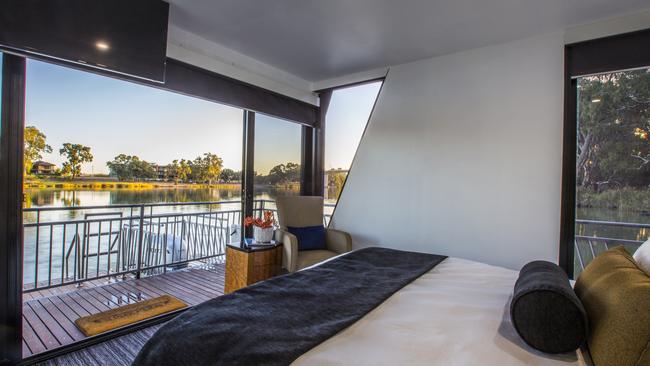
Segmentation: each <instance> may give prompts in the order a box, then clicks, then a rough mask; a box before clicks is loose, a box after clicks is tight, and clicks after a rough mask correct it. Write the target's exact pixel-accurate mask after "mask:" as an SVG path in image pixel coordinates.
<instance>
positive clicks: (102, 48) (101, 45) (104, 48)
mask: <svg viewBox="0 0 650 366" xmlns="http://www.w3.org/2000/svg"><path fill="white" fill-rule="evenodd" d="M95 47H96V48H97V49H98V50H100V51H108V50H110V49H111V45H109V44H108V42H106V41H97V42H95Z"/></svg>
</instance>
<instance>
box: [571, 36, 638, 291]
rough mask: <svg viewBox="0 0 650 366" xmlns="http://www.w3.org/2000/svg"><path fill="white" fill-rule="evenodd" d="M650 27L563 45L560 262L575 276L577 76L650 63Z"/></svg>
mask: <svg viewBox="0 0 650 366" xmlns="http://www.w3.org/2000/svg"><path fill="white" fill-rule="evenodd" d="M648 45H650V29H645V30H640V31H635V32H630V33H624V34H619V35H614V36H609V37H604V38H598V39H593V40H589V41H584V42H577V43H572V44H568V45H566V46H565V48H564V131H563V142H562V144H563V146H562V198H561V212H560V245H559V246H560V251H559V261H558V262H559V264H560V266H561V267H562V268H563V269H564V270H565V271H566V272H567V274H568V275H569V277H570V278H573V276H574V273H573V267H574V260H575V258H574V253H575V219H576V217H575V215H576V149H577V146H576V144H577V143H576V141H577V133H578V129H577V127H578V120H577V118H578V116H577V111H576V109H577V102H578V101H577V93H578V83H577V78H578V77H580V76H587V75H593V74H598V73H604V72H612V71H621V70H628V69H635V68H640V67H647V66H650V47H648Z"/></svg>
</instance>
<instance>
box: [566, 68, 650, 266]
mask: <svg viewBox="0 0 650 366" xmlns="http://www.w3.org/2000/svg"><path fill="white" fill-rule="evenodd" d="M649 105H650V69H647V68H644V69H637V70H631V71H618V72H608V73H602V74H597V75H591V76H586V77H580V78H578V79H577V109H578V110H577V112H578V113H577V116H578V117H577V123H578V126H577V132H578V133H577V137H578V138H577V149H576V150H577V151H576V187H575V188H576V217H575V225H576V226H575V257H574V261H575V264H574V275H575V276H577V275H578V274H579V273H580V271H581V270H582V269H583V268H584V267H585V266H586V265H587V264H588V263H589V262H590V261H591V260H592V259H593V258H594V256H596V255H598V254H599V253H601V252H603V251H605V250H607V249H609V248H612V247H613V246H617V245H624V246H625V247H626V248H627V249H628V251H630V252H631V253H633V252H634V251H635V250H636V249H637V248H638V247H639V245H640V244H641V243H642V242H644V241H645V240H647V239H648V237H649V236H650V211H648V207H649V204H650V108H648V106H649Z"/></svg>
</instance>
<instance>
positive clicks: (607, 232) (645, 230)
mask: <svg viewBox="0 0 650 366" xmlns="http://www.w3.org/2000/svg"><path fill="white" fill-rule="evenodd" d="M598 231H601V232H604V233H603V234H601V233H599V232H598ZM611 231H617V233H612V232H611ZM622 232H625V234H624V235H623V236H627V238H621V237H619V236H622V234H623V233H622ZM649 236H650V224H640V223H631V222H615V221H596V220H576V235H575V254H576V255H575V257H576V258H575V259H576V264H577V265H578V266H579V268H578V269H579V270H582V269H584V268H585V267H586V266H587V264H589V263H590V262H591V261H592V260H593V259H594V258H595V257H596V256H597V255H598V254H600V253H602V252H604V251H606V250H609V249H610V247H613V246H617V245H623V246H625V247H626V248H628V249H629V250H630V251H631V252H633V251H635V250H636V249H637V248H638V247H639V246H640V245H641V244H643V243H644V242H645V241H646V240H647V238H648V237H649Z"/></svg>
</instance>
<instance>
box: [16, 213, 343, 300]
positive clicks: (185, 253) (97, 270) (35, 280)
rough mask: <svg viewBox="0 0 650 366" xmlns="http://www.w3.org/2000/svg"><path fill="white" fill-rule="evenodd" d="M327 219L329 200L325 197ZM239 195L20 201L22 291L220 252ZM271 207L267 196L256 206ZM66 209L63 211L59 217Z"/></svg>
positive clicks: (235, 221) (135, 272)
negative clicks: (117, 201)
mask: <svg viewBox="0 0 650 366" xmlns="http://www.w3.org/2000/svg"><path fill="white" fill-rule="evenodd" d="M325 206H326V207H325V212H324V217H323V221H324V224H325V225H327V224H328V223H329V220H330V218H331V214H332V211H333V207H334V205H333V204H326V205H325ZM240 207H241V202H240V201H239V200H237V201H216V202H188V203H154V204H139V205H108V206H77V207H43V208H27V209H24V213H25V218H24V220H25V223H24V246H23V248H24V256H23V257H24V263H23V269H24V270H23V273H24V276H23V277H24V281H23V282H24V284H25V285H24V286H23V291H24V292H32V291H37V290H43V289H47V288H52V287H58V286H64V285H70V284H82V283H83V282H85V281H89V280H94V279H101V278H106V277H112V276H123V277H126V276H127V275H131V276H135V277H140V276H149V275H154V274H157V273H164V272H167V271H169V270H175V269H179V268H182V267H186V266H187V265H188V264H189V263H191V262H200V261H206V260H209V259H212V258H215V257H218V256H222V255H224V254H225V248H226V244H227V243H228V242H230V241H232V240H238V239H239V233H240V230H239V227H240V224H241V210H240ZM266 210H271V211H274V212H277V209H276V207H275V202H274V201H272V200H256V201H254V213H255V214H256V215H260V216H261V215H262V212H263V211H266ZM61 216H64V217H61Z"/></svg>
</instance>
